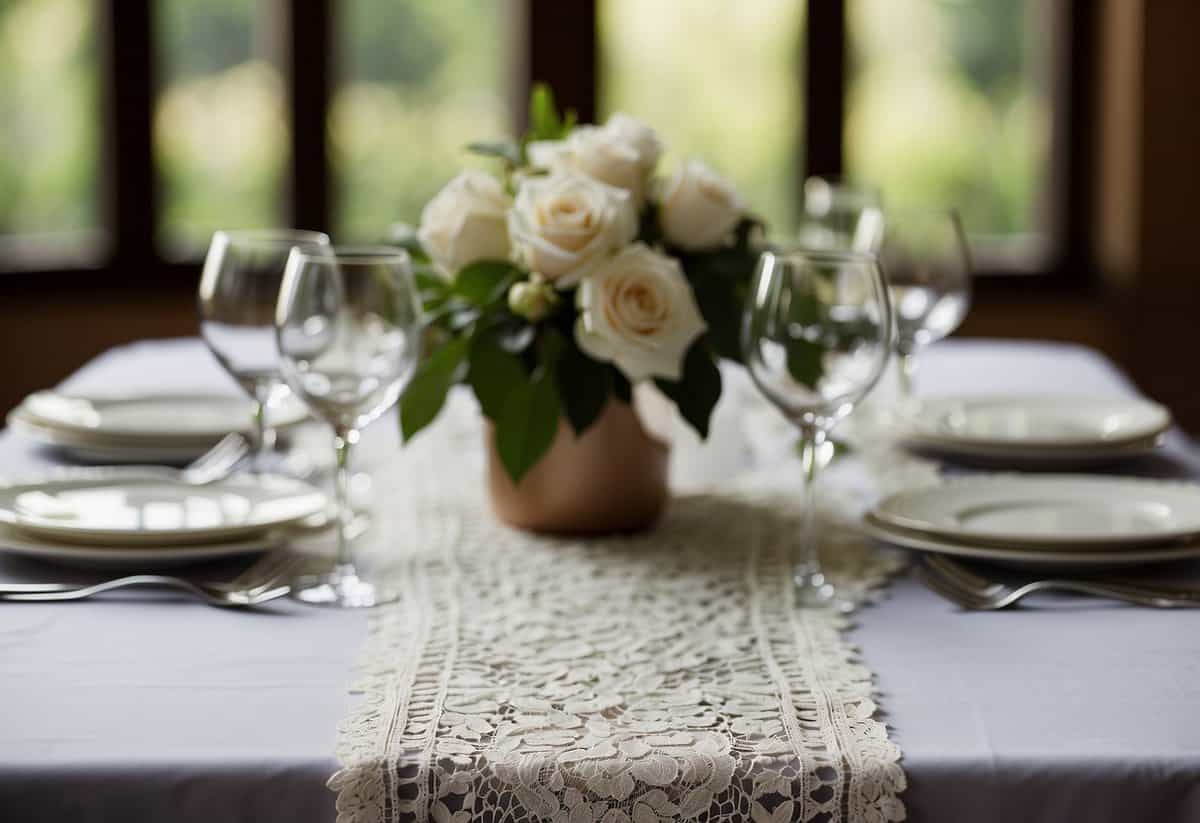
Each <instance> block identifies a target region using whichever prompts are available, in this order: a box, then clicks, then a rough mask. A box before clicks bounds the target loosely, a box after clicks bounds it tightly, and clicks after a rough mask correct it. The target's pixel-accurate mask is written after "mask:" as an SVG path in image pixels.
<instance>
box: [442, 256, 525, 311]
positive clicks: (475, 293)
mask: <svg viewBox="0 0 1200 823" xmlns="http://www.w3.org/2000/svg"><path fill="white" fill-rule="evenodd" d="M520 274H521V270H520V269H518V268H517V267H516V266H514V265H513V264H512V263H507V262H504V261H502V260H480V261H479V262H476V263H470V264H468V265H466V266H464V267H463V268H462V269H460V270H459V272H458V274H457V275H455V277H454V285H453V286H452V288H453V289H454V293H455V294H457V295H458V296H460V297H462V298H463V299H464V300H466V301H467V302H468V303H471V304H473V305H476V306H487V305H490V304H492V303H495V302H496V301H497V300H499V299H501V298H502V297H504V295H505V294H506V293H507V292H508V287H509V286H511V285H512V284H513V281H515V280H516V279H517V277H519V276H520Z"/></svg>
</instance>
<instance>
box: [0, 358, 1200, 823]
mask: <svg viewBox="0 0 1200 823" xmlns="http://www.w3.org/2000/svg"><path fill="white" fill-rule="evenodd" d="M924 366H925V373H924V375H923V380H924V382H923V387H926V388H927V389H928V390H929V391H930V392H945V391H952V390H953V391H981V392H982V391H1005V390H1010V389H1015V390H1026V391H1029V390H1055V391H1073V392H1095V393H1111V392H1128V391H1130V390H1131V389H1130V387H1129V385H1128V383H1127V382H1126V381H1124V380H1123V379H1122V378H1121V377H1120V376H1119V375H1118V374H1117V373H1116V372H1115V371H1114V370H1113V369H1112V367H1111V366H1109V365H1108V364H1107V363H1106V362H1105V361H1104V360H1103V359H1101V358H1099V357H1098V356H1096V355H1094V354H1093V353H1091V352H1088V351H1086V350H1083V349H1079V348H1074V347H1066V346H1051V345H1032V344H1030V345H1014V344H999V343H982V342H949V343H944V344H940V345H939V346H937V347H935V348H934V349H933V350H931V351H930V352H929V353H928V355H927V356H926V357H925V363H924ZM69 385H70V387H71V388H76V389H80V390H104V389H107V390H109V391H116V390H133V389H136V388H147V387H153V388H159V389H166V388H170V387H179V388H182V387H187V388H195V387H196V386H197V385H211V386H217V385H220V386H226V387H228V388H229V389H230V390H231V391H232V390H233V388H232V386H231V385H230V384H229V383H228V382H227V381H226V380H225V378H223V377H222V376H221V375H220V373H219V372H218V370H217V368H216V366H215V364H213V363H212V362H211V361H210V360H209V359H208V357H207V355H206V354H205V353H204V352H203V350H202V349H201V348H200V347H199V346H198V344H197V343H196V342H195V341H174V342H160V343H145V344H140V345H138V346H133V347H126V348H123V349H120V350H116V351H114V352H110V353H109V354H107V355H105V356H104V357H102V358H100V359H99V360H97V361H95V362H93V363H92V364H89V366H88V367H86V368H85V369H84V370H83V371H81V372H80V373H79V374H78V375H76V377H75V378H73V379H72V381H71V383H70V384H69ZM393 429H394V425H393V424H390V423H389V422H387V421H383V422H381V423H380V424H378V425H377V426H376V428H375V430H374V431H372V432H370V434H369V438H370V441H371V442H374V443H376V444H378V445H379V446H380V448H377V449H372V448H368V449H364V453H366V454H368V455H376V456H378V455H383V456H385V457H386V456H387V455H389V454H394V452H393V451H392V450H391V449H390V448H388V445H389V444H391V443H393V442H394V440H395V434H394V430H393ZM726 445H727V444H726ZM712 448H714V449H719V448H721V446H720V445H719V444H714V446H713V447H712ZM52 457H53V456H52V455H49V454H47V453H45V452H42V451H40V450H38V449H35V448H34V447H32V446H31V445H29V444H28V443H27V442H25V441H22V440H19V439H17V438H16V437H15V436H13V435H9V434H5V435H3V437H2V438H0V476H4V477H9V478H15V477H20V476H21V475H22V474H23V473H26V472H29V471H33V470H35V469H36V468H38V467H40V466H45V465H48V464H49V462H50V461H51V460H52ZM398 459H403V457H402V456H400V457H399V458H398ZM704 461H705V457H704V455H703V454H701V455H692V456H690V457H688V458H687V460H686V461H684V462H682V465H686V466H687V467H688V470H689V471H697V472H699V471H702V470H703V464H704ZM1124 469H1125V470H1126V471H1128V472H1130V473H1140V474H1151V475H1156V476H1200V452H1197V451H1196V450H1195V449H1194V448H1193V447H1192V446H1191V444H1190V443H1189V442H1188V441H1185V440H1184V439H1183V438H1182V437H1180V436H1175V437H1174V438H1173V439H1172V442H1171V443H1170V446H1169V449H1168V451H1167V453H1166V454H1165V455H1163V456H1161V457H1156V458H1153V459H1146V460H1142V461H1138V462H1137V463H1135V464H1133V465H1130V466H1126V467H1124ZM52 575H57V573H56V572H51V571H48V570H47V569H45V568H41V567H35V566H33V565H31V564H28V563H23V562H18V561H15V560H10V559H0V577H5V578H22V579H31V578H32V579H47V578H48V577H49V576H52ZM1043 602H1044V601H1043ZM860 620H861V625H860V627H859V628H858V629H857V630H856V631H855V635H854V638H855V639H856V640H857V641H858V642H859V643H860V644H861V646H862V648H863V653H864V659H865V661H866V662H867V664H868V665H869V666H870V668H871V669H873V670H874V671H875V672H876V673H877V675H878V678H879V685H880V689H881V691H882V700H881V704H882V705H883V707H884V708H885V710H886V713H887V714H886V719H887V720H888V722H889V724H890V725H891V726H892V728H893V733H892V736H893V739H895V740H896V742H897V743H898V744H899V745H900V747H901V748H902V750H903V751H904V756H905V760H904V767H905V770H906V771H907V773H908V778H909V783H910V788H909V790H908V792H906V794H905V795H904V800H905V803H906V804H907V806H908V808H909V817H910V819H912V820H915V821H946V823H959V821H966V820H971V821H1009V820H1022V821H1056V823H1057V822H1058V821H1065V820H1081V821H1083V820H1086V821H1089V823H1093V822H1094V823H1107V821H1113V823H1116V821H1130V820H1155V821H1185V820H1189V821H1195V820H1200V611H1197V612H1186V613H1184V612H1154V611H1149V610H1138V609H1130V608H1125V607H1122V606H1114V605H1109V604H1105V603H1100V602H1093V601H1071V602H1069V603H1062V602H1060V603H1052V602H1051V603H1048V604H1047V605H1046V606H1045V608H1040V609H1027V610H1022V611H1014V612H1006V613H998V614H963V613H959V612H957V611H956V610H954V609H953V608H952V607H951V606H949V605H948V604H946V603H945V602H943V601H941V600H938V599H936V598H935V597H933V596H932V595H930V594H929V593H927V592H926V591H924V590H923V589H921V588H920V587H918V586H917V585H916V584H915V583H913V582H911V581H909V580H906V579H905V580H900V581H898V582H897V583H896V584H895V585H894V587H893V589H892V590H891V592H890V594H889V596H888V597H886V598H885V600H884V601H883V602H882V603H881V604H879V605H878V606H874V607H870V608H867V609H865V610H864V611H863V612H862V613H861V617H860ZM364 627H365V619H364V616H363V615H361V614H357V613H338V612H330V611H320V610H308V609H303V608H299V607H295V606H290V605H283V606H281V607H280V608H279V609H276V610H275V611H274V612H273V613H270V614H267V613H263V614H242V613H230V612H222V611H219V610H216V609H211V608H207V607H205V606H202V605H194V604H191V603H185V602H180V601H176V600H171V601H168V602H147V600H146V598H145V596H144V595H138V596H136V598H133V599H130V600H127V601H125V602H111V601H110V602H103V603H82V604H72V605H45V606H43V605H33V604H21V605H15V604H13V605H0V820H4V821H8V820H13V821H22V822H24V821H37V820H73V821H90V820H97V821H99V820H117V821H122V823H134V821H141V820H171V821H193V820H194V821H206V823H207V821H217V820H222V821H224V820H253V821H272V820H279V821H330V820H332V817H333V795H332V793H330V792H329V791H328V790H327V789H326V788H325V787H324V782H325V780H326V779H327V778H328V776H329V775H330V774H331V773H332V772H333V771H334V770H335V769H336V763H335V760H334V756H333V751H334V739H335V727H336V724H337V723H338V721H339V720H341V719H342V718H344V717H345V716H346V715H347V714H348V711H349V707H350V701H351V700H352V698H351V697H350V696H349V695H348V693H347V686H348V679H349V673H350V667H351V662H352V660H353V658H354V655H355V654H356V652H357V651H358V649H359V646H360V644H361V642H362V635H363V630H364Z"/></svg>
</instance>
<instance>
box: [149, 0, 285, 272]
mask: <svg viewBox="0 0 1200 823" xmlns="http://www.w3.org/2000/svg"><path fill="white" fill-rule="evenodd" d="M275 5H276V4H274V3H261V2H253V0H205V2H203V3H197V2H195V0H161V2H160V3H159V5H158V9H157V11H158V18H157V19H158V29H159V35H158V36H159V65H160V66H162V70H163V72H164V74H165V76H164V78H163V80H164V82H163V86H162V92H161V93H160V95H159V98H158V101H157V103H156V105H155V111H154V149H155V155H156V161H157V163H158V168H159V173H160V174H161V176H162V178H161V179H162V184H163V185H162V196H163V220H162V229H163V233H164V237H163V240H164V241H165V242H164V246H165V247H166V249H167V250H168V251H169V252H171V253H175V254H189V255H190V254H195V253H196V252H198V251H203V249H204V248H205V247H206V246H207V244H208V241H209V238H210V236H211V235H212V233H213V231H215V230H217V229H221V228H258V227H264V226H270V225H277V224H279V223H280V222H281V220H282V211H283V210H282V199H281V181H282V176H283V171H284V167H285V163H286V161H287V157H288V146H289V144H290V139H289V131H288V123H287V112H286V89H285V86H284V80H283V76H282V74H281V72H280V70H279V66H278V62H277V60H276V59H275V58H276V55H277V53H278V52H277V49H276V48H275V44H276V43H277V42H278V41H279V39H280V38H279V36H278V32H277V31H276V25H277V20H276V19H275V17H274V15H273V14H272V11H273V9H274V8H275Z"/></svg>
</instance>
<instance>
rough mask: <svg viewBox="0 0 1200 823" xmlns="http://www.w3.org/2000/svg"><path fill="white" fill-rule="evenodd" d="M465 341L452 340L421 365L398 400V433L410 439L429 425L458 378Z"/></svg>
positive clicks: (467, 341) (464, 354)
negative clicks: (399, 431)
mask: <svg viewBox="0 0 1200 823" xmlns="http://www.w3.org/2000/svg"><path fill="white" fill-rule="evenodd" d="M469 342H470V341H469V340H468V338H466V337H452V338H450V339H449V340H448V341H446V343H445V344H444V345H442V347H441V348H439V349H438V350H437V351H435V352H434V353H433V355H432V356H431V357H430V358H429V359H428V360H426V361H425V362H424V363H422V364H421V367H420V368H419V369H417V373H416V374H415V375H414V376H413V379H412V382H410V383H409V384H408V388H407V389H406V390H405V392H404V395H403V396H402V397H401V398H400V430H401V432H402V433H403V435H404V439H405V441H408V440H411V439H412V438H413V437H415V436H416V435H417V433H418V432H420V431H421V430H422V429H423V428H425V427H426V426H428V425H429V424H430V423H432V422H433V419H434V418H435V417H437V415H438V412H440V411H441V410H442V406H443V405H444V404H445V402H446V394H447V392H449V391H450V387H451V386H453V385H454V384H455V383H457V382H458V381H459V380H460V379H462V369H463V364H464V361H465V360H466V357H467V347H468V344H469Z"/></svg>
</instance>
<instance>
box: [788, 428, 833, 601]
mask: <svg viewBox="0 0 1200 823" xmlns="http://www.w3.org/2000/svg"><path fill="white" fill-rule="evenodd" d="M825 439H826V433H825V431H824V429H820V428H817V427H816V426H805V427H804V428H802V429H801V431H800V442H801V451H800V461H801V466H802V468H803V479H802V481H801V482H802V488H801V494H802V496H803V501H804V513H803V514H802V515H801V526H800V540H799V542H798V543H797V544H796V556H795V558H794V562H795V569H794V576H795V581H796V585H797V586H799V587H801V588H808V587H812V588H818V589H819V588H821V587H822V586H824V585H825V575H824V574H823V573H822V572H821V558H820V554H819V553H818V545H819V540H818V533H817V476H818V473H819V472H820V469H821V465H822V462H823V461H822V460H821V452H822V451H823V448H822V447H823V446H824V445H825Z"/></svg>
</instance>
